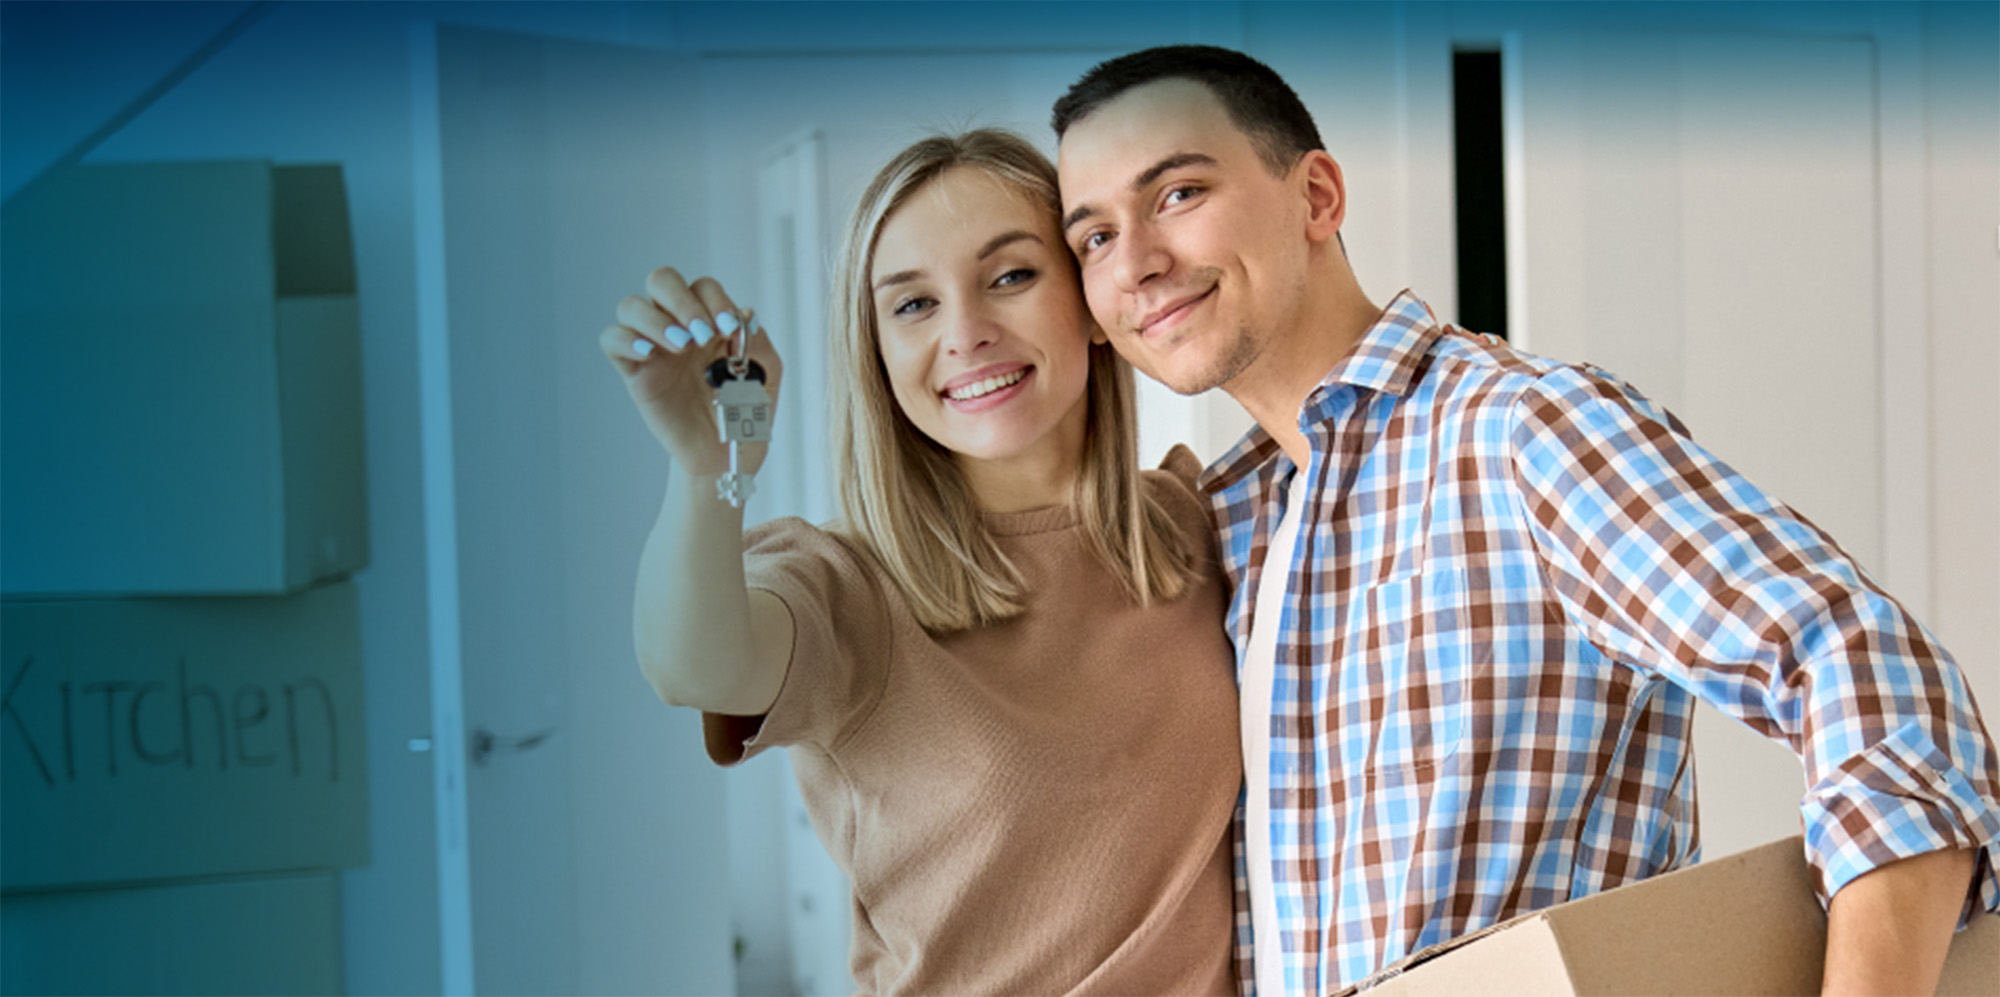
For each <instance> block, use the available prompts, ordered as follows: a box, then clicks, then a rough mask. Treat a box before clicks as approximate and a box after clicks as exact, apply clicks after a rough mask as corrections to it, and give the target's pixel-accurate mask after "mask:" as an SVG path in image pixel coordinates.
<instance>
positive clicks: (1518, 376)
mask: <svg viewBox="0 0 2000 997" xmlns="http://www.w3.org/2000/svg"><path fill="white" fill-rule="evenodd" d="M1422 383H1423V384H1424V386H1425V387H1427V388H1429V389H1430V390H1432V391H1434V392H1436V393H1438V394H1439V395H1440V396H1442V397H1440V399H1439V400H1440V401H1443V400H1445V398H1452V399H1459V400H1470V401H1473V402H1475V403H1483V404H1486V405H1502V406H1509V407H1511V406H1513V405H1515V404H1517V403H1519V402H1521V401H1523V400H1530V401H1532V400H1534V399H1561V398H1572V399H1575V398H1586V397H1592V396H1598V397H1618V396H1627V397H1643V396H1640V395H1639V393H1638V392H1637V391H1636V389H1634V388H1633V387H1632V386H1631V385H1630V384H1628V383H1626V382H1625V381H1624V380H1623V379H1621V378H1620V377H1618V376H1617V375H1616V374H1613V373H1611V372H1610V371H1608V370H1605V369H1604V368H1602V367H1599V366H1597V365H1595V364H1591V363H1573V362H1570V361H1566V360H1557V359H1555V358H1553V357H1547V356H1543V355H1541V354H1538V353H1530V352H1528V351H1527V350H1524V349H1521V348H1520V347H1517V346H1515V345H1514V344H1512V343H1509V342H1508V341H1507V340H1505V339H1502V338H1500V337H1498V336H1495V335H1492V334H1489V333H1479V332H1470V331H1467V330H1465V329H1460V328H1458V327H1456V326H1446V327H1445V328H1444V331H1443V333H1442V334H1441V335H1439V336H1438V338H1437V341H1436V343H1435V344H1434V345H1433V347H1432V349H1431V363H1430V365H1429V367H1428V369H1427V370H1426V371H1425V376H1424V378H1423V381H1422Z"/></svg>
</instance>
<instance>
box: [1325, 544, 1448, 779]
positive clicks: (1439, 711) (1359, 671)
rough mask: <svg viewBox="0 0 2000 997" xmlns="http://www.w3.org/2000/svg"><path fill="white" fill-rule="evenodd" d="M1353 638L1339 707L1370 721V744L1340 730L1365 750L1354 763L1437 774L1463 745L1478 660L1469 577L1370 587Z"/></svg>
mask: <svg viewBox="0 0 2000 997" xmlns="http://www.w3.org/2000/svg"><path fill="white" fill-rule="evenodd" d="M1358 601H1359V608H1360V610H1361V611H1360V612H1359V613H1358V614H1356V615H1355V617H1354V618H1353V619H1354V620H1355V622H1354V629H1353V630H1352V632H1351V633H1350V634H1349V647H1350V651H1349V653H1348V654H1347V655H1345V658H1346V664H1347V667H1345V668H1343V670H1342V676H1341V680H1342V699H1343V700H1345V701H1346V704H1347V715H1348V716H1349V717H1360V718H1365V719H1366V720H1367V721H1370V722H1367V723H1364V728H1365V730H1364V731H1363V733H1365V738H1361V739H1357V738H1356V737H1355V733H1356V732H1355V731H1352V730H1348V731H1341V730H1338V729H1336V730H1335V731H1334V735H1335V736H1336V737H1337V738H1340V739H1341V741H1342V742H1343V743H1344V744H1347V745H1351V746H1354V747H1358V748H1361V749H1362V751H1361V754H1360V757H1352V756H1350V758H1349V761H1350V763H1358V764H1357V767H1358V768H1361V769H1364V770H1366V771H1369V772H1371V773H1375V774H1377V775H1378V776H1388V777H1391V778H1393V777H1394V776H1396V775H1397V774H1409V775H1415V774H1420V773H1423V772H1427V771H1429V770H1430V769H1432V768H1435V767H1436V766H1437V765H1438V763H1439V762H1441V761H1444V760H1445V759H1447V758H1449V757H1450V756H1452V755H1453V754H1455V753H1456V752H1457V751H1458V750H1459V747H1460V744H1461V742H1462V741H1463V739H1464V732H1465V730H1466V713H1467V710H1468V708H1469V697H1468V695H1467V691H1468V686H1469V685H1470V683H1471V677H1472V671H1473V668H1474V666H1475V663H1476V662H1477V661H1478V660H1479V659H1480V657H1481V655H1480V654H1479V649H1478V647H1477V645H1476V642H1475V635H1473V634H1471V632H1470V627H1469V626H1468V625H1467V622H1468V621H1467V606H1466V592H1465V585H1464V577H1463V575H1462V574H1461V573H1454V572H1448V571H1443V572H1441V571H1429V572H1421V573H1416V574H1409V575H1404V576H1401V577H1397V578H1392V579H1390V580H1388V581H1385V582H1381V583H1379V584H1377V585H1373V586H1370V587H1369V588H1368V589H1366V590H1364V591H1363V592H1362V593H1361V595H1360V598H1359V600H1358Z"/></svg>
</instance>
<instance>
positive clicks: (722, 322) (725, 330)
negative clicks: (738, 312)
mask: <svg viewBox="0 0 2000 997" xmlns="http://www.w3.org/2000/svg"><path fill="white" fill-rule="evenodd" d="M715 327H716V328H718V329H721V330H722V334H723V335H725V336H734V335H736V330H738V329H740V328H742V326H741V325H739V324H738V323H737V321H736V316H735V315H734V314H733V313H731V312H723V313H722V314H720V315H717V316H716V317H715Z"/></svg>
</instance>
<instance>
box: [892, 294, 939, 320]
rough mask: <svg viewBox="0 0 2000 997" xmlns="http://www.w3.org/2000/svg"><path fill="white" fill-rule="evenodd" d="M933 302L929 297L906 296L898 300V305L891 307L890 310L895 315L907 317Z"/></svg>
mask: <svg viewBox="0 0 2000 997" xmlns="http://www.w3.org/2000/svg"><path fill="white" fill-rule="evenodd" d="M931 304H932V301H931V299H929V298H904V299H903V300H901V301H898V302H896V307H895V308H892V309H890V312H891V313H892V314H895V315H902V316H906V317H907V316H910V315H915V314H916V313H918V312H920V311H923V310H924V309H926V308H929V307H930V306H931Z"/></svg>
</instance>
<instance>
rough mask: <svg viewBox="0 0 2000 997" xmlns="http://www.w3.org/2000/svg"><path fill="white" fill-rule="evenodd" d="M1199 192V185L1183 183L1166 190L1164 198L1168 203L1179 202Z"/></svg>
mask: <svg viewBox="0 0 2000 997" xmlns="http://www.w3.org/2000/svg"><path fill="white" fill-rule="evenodd" d="M1199 193H1201V188H1200V187H1197V186H1195V185H1193V184H1184V185H1182V186H1179V187H1175V188H1173V189H1171V190H1169V191H1167V196H1166V198H1165V200H1166V203H1168V204H1180V203H1181V202H1183V201H1186V200H1188V199H1189V198H1192V197H1194V196H1195V195H1197V194H1199Z"/></svg>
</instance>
